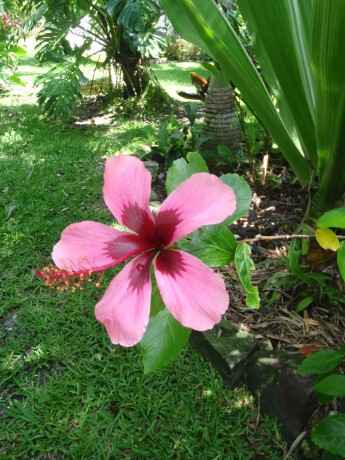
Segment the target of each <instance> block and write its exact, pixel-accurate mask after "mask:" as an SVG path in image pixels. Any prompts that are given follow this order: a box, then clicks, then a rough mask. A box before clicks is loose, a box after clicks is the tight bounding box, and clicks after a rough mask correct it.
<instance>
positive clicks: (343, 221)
mask: <svg viewBox="0 0 345 460" xmlns="http://www.w3.org/2000/svg"><path fill="white" fill-rule="evenodd" d="M316 225H317V226H318V227H319V228H327V227H335V228H345V208H337V209H332V210H331V211H328V212H326V213H325V214H324V215H323V216H321V217H320V218H319V219H318V221H317V222H316Z"/></svg>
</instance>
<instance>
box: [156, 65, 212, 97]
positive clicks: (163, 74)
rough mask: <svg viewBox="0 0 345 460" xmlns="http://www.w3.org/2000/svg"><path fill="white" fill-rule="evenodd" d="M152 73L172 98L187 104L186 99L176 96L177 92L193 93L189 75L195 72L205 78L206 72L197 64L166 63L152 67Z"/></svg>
mask: <svg viewBox="0 0 345 460" xmlns="http://www.w3.org/2000/svg"><path fill="white" fill-rule="evenodd" d="M153 71H154V73H155V75H156V76H157V78H158V79H159V80H160V81H161V83H162V86H163V88H164V89H165V91H166V92H167V93H168V94H169V96H171V97H172V98H174V99H176V100H178V101H184V102H187V100H186V99H183V98H182V97H180V96H178V94H177V91H186V92H187V93H194V92H195V90H194V86H193V85H192V82H191V80H190V73H191V72H196V73H198V74H200V75H202V76H204V77H205V78H207V76H208V72H207V70H205V69H204V68H203V66H202V65H201V64H200V63H199V62H168V63H165V64H155V65H153Z"/></svg>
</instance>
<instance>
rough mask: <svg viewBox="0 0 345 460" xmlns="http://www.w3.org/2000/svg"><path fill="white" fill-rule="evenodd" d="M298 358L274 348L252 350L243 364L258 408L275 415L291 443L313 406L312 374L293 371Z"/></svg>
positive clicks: (299, 358) (314, 400)
mask: <svg viewBox="0 0 345 460" xmlns="http://www.w3.org/2000/svg"><path fill="white" fill-rule="evenodd" d="M301 361H302V357H299V356H297V355H290V354H288V353H285V352H281V351H277V350H259V351H255V352H254V353H253V354H252V355H251V356H250V358H249V360H248V363H247V373H246V382H247V386H248V389H249V391H250V392H251V393H252V394H253V395H254V396H255V397H256V398H257V401H258V405H259V407H260V411H261V413H263V414H266V415H268V416H269V417H272V418H276V419H277V421H278V423H279V424H280V428H281V434H282V436H283V437H284V439H285V440H286V441H287V443H288V444H291V443H292V442H293V441H294V440H295V439H296V438H297V436H298V435H299V434H300V433H301V432H302V431H303V430H304V427H305V425H306V423H307V421H308V419H309V418H310V416H311V415H312V414H313V412H314V411H315V410H316V409H317V407H318V404H317V400H316V396H315V393H314V392H313V385H314V383H315V377H314V376H309V375H301V374H295V373H294V371H295V369H296V368H297V367H298V365H299V364H300V362H301Z"/></svg>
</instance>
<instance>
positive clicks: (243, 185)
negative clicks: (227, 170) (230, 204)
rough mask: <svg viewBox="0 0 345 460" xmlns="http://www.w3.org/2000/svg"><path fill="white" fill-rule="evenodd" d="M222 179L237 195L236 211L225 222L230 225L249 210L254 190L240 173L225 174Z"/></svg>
mask: <svg viewBox="0 0 345 460" xmlns="http://www.w3.org/2000/svg"><path fill="white" fill-rule="evenodd" d="M220 180H221V181H222V182H224V184H227V185H230V187H232V189H233V191H234V193H235V196H236V211H235V212H234V213H233V214H232V215H231V216H230V217H228V218H227V219H226V221H225V222H224V224H225V225H227V226H229V225H231V224H232V223H233V222H236V221H237V220H238V219H240V218H241V217H243V216H244V215H245V214H247V212H248V211H249V206H250V203H251V201H252V191H251V190H250V187H249V185H248V183H247V182H246V181H245V180H244V179H243V177H242V176H239V175H238V174H225V175H224V176H221V177H220Z"/></svg>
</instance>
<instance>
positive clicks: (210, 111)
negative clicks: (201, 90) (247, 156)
mask: <svg viewBox="0 0 345 460" xmlns="http://www.w3.org/2000/svg"><path fill="white" fill-rule="evenodd" d="M202 134H203V135H205V134H212V138H211V139H209V140H208V141H206V142H204V143H203V144H202V146H201V152H210V153H217V149H218V146H219V145H225V146H226V147H229V148H230V149H231V151H232V152H235V151H236V150H237V149H238V143H239V141H240V138H241V127H240V124H239V122H238V119H237V114H236V106H235V102H234V99H233V95H232V92H231V89H230V86H229V85H227V84H225V83H224V82H223V81H221V80H219V79H218V78H217V77H215V76H213V75H212V76H211V81H210V84H209V88H208V91H207V95H206V100H205V117H204V122H203V129H202Z"/></svg>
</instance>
